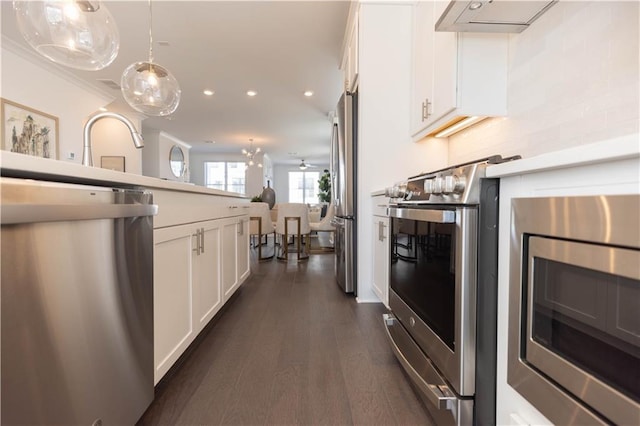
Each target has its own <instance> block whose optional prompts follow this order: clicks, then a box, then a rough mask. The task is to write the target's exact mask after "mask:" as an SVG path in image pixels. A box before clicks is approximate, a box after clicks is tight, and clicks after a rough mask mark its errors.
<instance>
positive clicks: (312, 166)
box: [298, 159, 318, 170]
mask: <svg viewBox="0 0 640 426" xmlns="http://www.w3.org/2000/svg"><path fill="white" fill-rule="evenodd" d="M298 167H299V168H300V170H307V169H308V168H315V167H318V166H314V165H313V164H308V163H305V162H304V159H302V161H301V162H300V165H299V166H298Z"/></svg>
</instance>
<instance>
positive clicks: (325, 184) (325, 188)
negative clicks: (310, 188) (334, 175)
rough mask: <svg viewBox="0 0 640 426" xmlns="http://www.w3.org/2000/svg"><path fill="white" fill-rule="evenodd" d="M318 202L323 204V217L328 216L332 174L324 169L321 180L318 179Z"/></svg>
mask: <svg viewBox="0 0 640 426" xmlns="http://www.w3.org/2000/svg"><path fill="white" fill-rule="evenodd" d="M318 189H319V190H320V191H319V192H318V200H320V202H321V203H323V206H322V213H321V214H320V216H321V217H324V215H325V214H327V204H328V203H329V202H330V201H331V174H330V173H329V170H327V169H324V171H323V173H322V175H321V176H320V179H318Z"/></svg>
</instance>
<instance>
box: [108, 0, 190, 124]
mask: <svg viewBox="0 0 640 426" xmlns="http://www.w3.org/2000/svg"><path fill="white" fill-rule="evenodd" d="M152 24H153V13H152V9H151V0H149V61H148V62H136V63H133V64H131V65H129V66H128V67H127V69H125V70H124V73H123V74H122V79H121V82H120V86H122V96H124V99H125V101H127V103H128V104H129V105H130V106H131V107H132V108H133V109H135V110H136V111H139V112H141V113H143V114H147V115H154V116H165V115H169V114H172V113H173V112H174V111H175V110H176V108H178V104H179V103H180V85H179V84H178V80H176V79H175V77H174V76H173V75H172V74H171V73H170V72H169V70H168V69H166V68H165V67H163V66H162V65H158V64H156V63H154V62H153V26H152Z"/></svg>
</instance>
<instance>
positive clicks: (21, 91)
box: [0, 38, 133, 165]
mask: <svg viewBox="0 0 640 426" xmlns="http://www.w3.org/2000/svg"><path fill="white" fill-rule="evenodd" d="M0 50H1V52H2V81H1V83H2V84H0V96H2V97H3V98H5V99H8V100H10V101H14V102H17V103H19V104H22V105H25V106H28V107H30V108H33V109H36V110H38V111H42V112H45V113H47V114H51V115H53V116H56V117H58V126H59V129H58V130H59V138H58V159H61V160H67V157H68V155H69V153H70V152H73V153H74V154H75V159H74V160H68V161H72V162H75V163H80V162H81V161H82V128H83V125H84V123H85V121H86V119H87V117H88V116H89V115H90V114H92V113H94V112H96V111H97V110H98V108H100V107H102V106H105V105H107V104H108V103H110V102H111V101H112V100H113V98H110V97H108V96H107V95H105V94H102V93H98V92H97V91H94V90H90V89H88V88H87V87H86V86H82V85H81V84H80V83H79V82H77V81H74V80H73V78H72V77H70V76H69V75H68V73H67V74H65V72H64V71H60V72H57V73H54V72H51V70H50V66H48V65H47V64H46V63H43V61H40V60H39V59H37V58H36V57H35V56H34V55H37V54H36V53H33V54H31V53H28V52H25V51H24V50H21V48H20V47H17V46H16V45H15V43H14V42H11V41H9V40H7V39H6V38H2V47H1V49H0ZM52 66H53V65H52ZM100 124H101V123H97V124H96V126H94V132H95V134H97V133H98V132H100V131H101V130H100V128H99V127H102V126H99V125H100ZM105 127H108V126H105ZM127 133H128V132H127ZM131 145H132V146H133V144H131ZM120 155H122V154H120ZM94 163H96V164H98V165H99V164H100V162H99V157H98V156H97V155H96V153H94Z"/></svg>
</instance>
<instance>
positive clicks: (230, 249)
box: [221, 217, 238, 302]
mask: <svg viewBox="0 0 640 426" xmlns="http://www.w3.org/2000/svg"><path fill="white" fill-rule="evenodd" d="M221 228H222V292H223V299H224V301H225V302H226V301H227V300H228V299H229V297H231V295H232V294H233V292H234V291H235V290H236V288H237V286H238V267H237V265H238V255H237V253H238V249H237V247H238V237H237V233H238V220H237V219H236V218H235V217H232V218H230V219H223V220H222V221H221Z"/></svg>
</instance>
